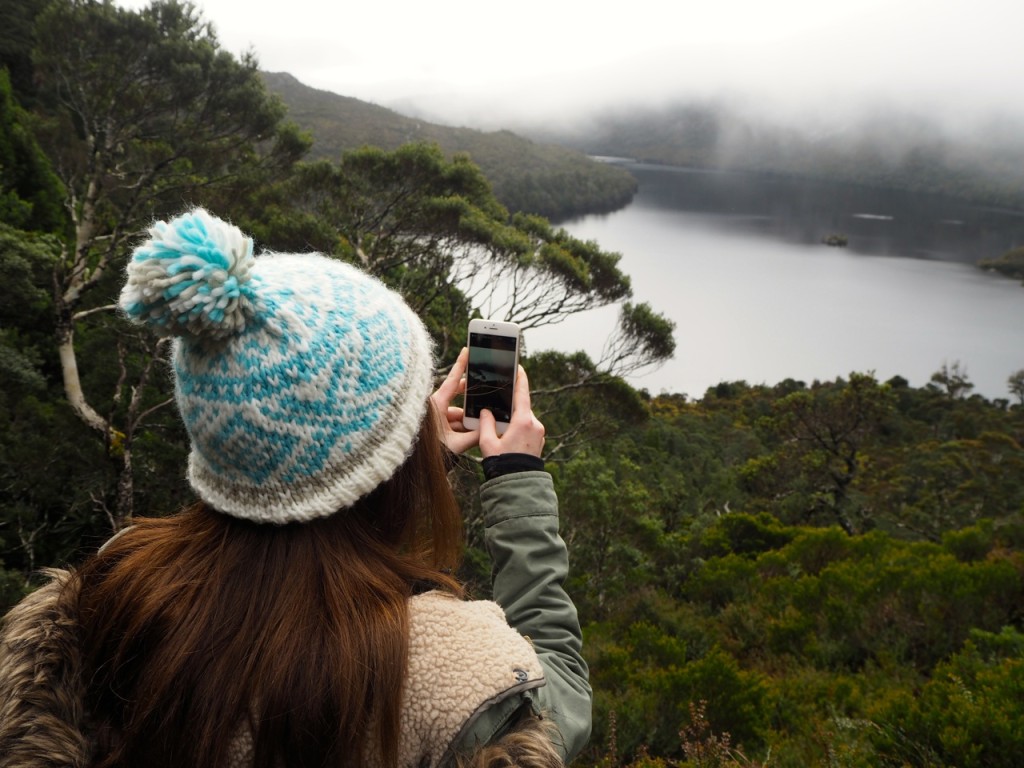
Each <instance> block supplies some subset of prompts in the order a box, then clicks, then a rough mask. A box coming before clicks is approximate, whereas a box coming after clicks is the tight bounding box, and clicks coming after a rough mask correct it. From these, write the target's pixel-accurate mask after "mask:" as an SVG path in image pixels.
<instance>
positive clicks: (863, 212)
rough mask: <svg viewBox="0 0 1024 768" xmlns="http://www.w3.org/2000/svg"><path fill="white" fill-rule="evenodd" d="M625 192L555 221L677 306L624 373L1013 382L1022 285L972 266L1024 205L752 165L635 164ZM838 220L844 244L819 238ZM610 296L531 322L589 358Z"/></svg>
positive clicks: (690, 380) (650, 383)
mask: <svg viewBox="0 0 1024 768" xmlns="http://www.w3.org/2000/svg"><path fill="white" fill-rule="evenodd" d="M630 167H631V169H632V170H633V171H634V173H635V174H636V175H637V177H638V179H639V181H640V189H639V192H638V194H637V196H636V198H635V200H634V202H633V203H632V204H631V205H629V206H628V207H627V208H625V209H623V210H621V211H618V212H616V213H612V214H607V215H602V216H588V217H586V218H583V219H579V220H576V221H573V222H569V223H568V224H566V225H564V226H565V228H566V229H567V230H568V231H569V232H570V233H572V234H573V235H575V236H577V237H580V238H583V239H586V240H596V241H598V242H599V243H600V244H601V246H602V247H603V248H605V249H606V250H613V251H618V252H620V253H621V254H622V256H623V258H622V261H621V267H622V269H623V270H624V271H625V272H626V273H627V274H628V275H630V277H631V279H632V284H633V293H634V300H635V301H647V302H649V303H650V304H651V305H652V306H653V307H654V308H655V309H657V310H659V311H661V312H663V313H664V314H666V315H667V316H669V317H670V318H671V319H672V320H674V321H675V322H676V341H677V351H676V356H675V359H674V360H672V361H670V362H668V363H666V364H665V365H664V366H662V367H661V368H660V369H658V370H656V371H653V372H651V373H647V374H646V375H643V376H638V377H635V378H633V379H632V382H633V384H634V385H636V386H640V387H646V388H647V389H648V390H650V391H651V392H652V393H658V392H661V391H668V392H685V393H686V394H688V395H690V396H691V397H700V396H702V395H703V393H704V391H705V390H706V389H707V388H708V387H709V386H713V385H715V384H717V383H718V382H720V381H732V380H738V379H743V380H746V381H748V382H750V383H767V384H774V383H776V382H778V381H781V380H782V379H785V378H794V379H802V380H804V381H807V382H808V383H809V382H811V381H813V380H814V379H822V380H825V379H833V378H835V377H837V376H846V375H848V374H849V373H850V372H851V371H870V370H873V371H875V373H876V375H877V376H878V377H879V378H880V379H882V380H884V379H887V378H889V377H891V376H894V375H897V374H898V375H901V376H903V377H905V378H907V379H908V380H909V381H910V383H911V384H912V385H914V386H922V385H924V384H925V383H927V382H928V380H929V378H930V376H931V374H932V373H933V372H935V371H936V370H938V369H939V367H940V366H942V364H943V363H944V362H945V363H953V362H954V361H959V362H960V363H961V365H965V366H966V367H967V372H968V375H969V378H970V379H971V381H972V382H974V384H975V391H976V392H978V393H980V394H983V395H985V396H986V397H990V398H992V397H1008V396H1009V395H1008V392H1007V388H1006V379H1007V377H1008V376H1009V375H1010V374H1011V373H1012V372H1014V371H1016V370H1018V369H1021V368H1024V286H1021V285H1020V284H1019V283H1018V282H1016V281H1013V280H1008V279H1006V278H1000V277H997V276H994V275H991V274H988V273H985V272H982V271H981V270H979V269H977V267H975V266H973V265H974V263H975V262H976V261H977V260H978V259H979V258H984V257H992V256H998V255H1000V254H1002V253H1003V252H1004V251H1006V250H1007V249H1009V248H1011V247H1015V246H1019V245H1024V215H1022V214H1020V213H1016V212H1011V211H998V210H992V209H983V208H978V207H970V206H965V205H963V204H957V203H950V202H948V201H943V200H941V199H938V198H934V197H930V196H922V195H917V196H915V195H907V194H900V193H895V192H881V193H880V192H878V191H874V190H866V189H863V188H860V187H855V186H850V185H839V184H824V183H821V184H813V183H806V182H798V181H794V180H791V179H771V178H765V177H758V176H751V175H745V174H731V173H707V172H694V171H687V170H681V169H666V168H657V167H650V166H641V165H636V166H630ZM830 233H843V234H845V235H847V236H848V238H849V246H848V247H847V248H830V247H828V246H825V245H822V244H821V239H822V237H823V236H825V235H827V234H830ZM616 315H617V310H616V309H614V308H609V309H602V310H597V311H594V312H591V313H588V314H587V315H586V316H583V317H577V318H573V319H572V320H570V321H568V322H567V323H564V324H562V325H560V326H557V327H555V328H550V329H536V330H533V331H530V333H529V334H528V335H527V339H526V340H527V344H528V345H529V347H530V348H531V349H533V350H537V349H543V348H550V347H554V348H556V349H563V350H569V349H577V348H580V347H581V346H582V347H583V348H584V349H585V350H586V351H587V352H589V353H590V354H591V355H592V356H594V357H595V358H596V357H597V356H598V355H599V353H600V347H601V341H602V340H603V339H604V338H605V337H607V335H608V334H609V333H611V331H612V329H613V328H614V326H615V320H616Z"/></svg>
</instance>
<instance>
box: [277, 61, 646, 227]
mask: <svg viewBox="0 0 1024 768" xmlns="http://www.w3.org/2000/svg"><path fill="white" fill-rule="evenodd" d="M260 76H261V78H262V79H263V82H264V84H265V85H266V87H267V89H268V90H269V91H270V92H271V93H273V94H275V95H277V96H278V97H279V98H280V99H281V100H282V102H284V104H285V105H286V106H287V108H288V113H289V117H290V119H291V120H293V121H294V122H295V123H296V124H297V125H298V126H299V127H300V128H302V129H303V130H306V131H308V132H309V133H310V134H311V135H312V136H313V140H314V144H313V147H312V149H311V151H310V157H311V158H312V159H337V158H339V157H340V156H341V154H342V153H344V152H345V151H348V150H353V149H358V148H359V147H361V146H365V145H373V146H377V147H380V148H381V149H385V150H393V149H397V148H398V147H399V146H401V145H403V144H407V143H411V142H428V143H433V144H437V145H438V146H439V147H440V148H441V150H442V151H443V152H445V154H447V155H452V154H455V153H466V154H468V155H469V156H470V158H471V159H472V160H473V161H474V162H475V163H476V164H477V165H478V166H480V169H481V170H482V171H483V173H484V175H485V176H486V177H487V179H488V180H489V181H490V183H491V185H492V188H493V190H494V194H495V196H496V197H497V198H498V199H499V200H500V201H501V202H502V203H503V204H504V205H505V206H506V207H507V208H509V209H510V210H512V211H525V212H528V213H536V214H540V215H542V216H546V217H547V218H549V219H551V220H552V221H559V220H566V219H569V218H572V217H575V216H580V215H584V214H588V213H604V212H608V211H613V210H616V209H618V208H621V207H623V206H624V205H626V204H627V203H629V202H630V200H632V197H633V194H634V193H635V192H636V180H635V179H633V177H632V176H631V175H630V174H629V173H628V172H627V171H625V170H624V169H622V168H618V167H615V166H611V165H608V164H606V163H601V162H599V161H597V160H594V159H593V158H590V157H588V156H587V155H586V154H585V153H583V152H581V151H579V150H577V149H573V148H567V147H563V146H557V145H554V144H550V143H543V142H538V141H534V140H531V139H529V138H525V137H523V136H520V135H518V134H516V133H513V132H512V131H508V130H499V131H490V132H488V131H481V130H477V129H474V128H464V127H450V126H444V125H439V124H436V123H431V122H428V121H425V120H420V119H417V118H412V117H406V116H405V115H401V114H399V113H398V112H395V111H394V110H391V109H388V108H387V107H382V106H379V105H376V104H371V103H370V102H365V101H361V100H359V99H356V98H353V97H350V96H342V95H340V94H337V93H333V92H331V91H325V90H320V89H317V88H313V87H311V86H308V85H305V84H304V83H302V82H301V81H299V80H298V79H297V78H296V77H294V76H293V75H291V74H289V73H286V72H261V73H260Z"/></svg>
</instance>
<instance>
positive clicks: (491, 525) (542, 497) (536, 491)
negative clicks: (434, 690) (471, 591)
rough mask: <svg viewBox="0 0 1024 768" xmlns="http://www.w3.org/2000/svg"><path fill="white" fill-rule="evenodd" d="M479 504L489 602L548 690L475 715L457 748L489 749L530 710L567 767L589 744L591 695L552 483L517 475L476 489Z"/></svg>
mask: <svg viewBox="0 0 1024 768" xmlns="http://www.w3.org/2000/svg"><path fill="white" fill-rule="evenodd" d="M480 501H481V504H482V505H483V511H484V525H485V526H486V529H485V534H484V535H485V541H486V544H487V549H488V551H489V553H490V555H491V561H492V583H493V599H494V601H495V602H497V603H498V605H500V606H501V607H502V609H504V611H505V616H506V618H507V619H508V622H509V624H510V625H511V626H512V627H514V628H515V629H516V630H518V631H519V632H520V633H521V634H523V635H525V636H527V637H528V638H529V639H530V640H531V642H532V643H533V647H534V649H535V650H536V651H537V655H538V657H539V659H540V662H541V665H542V667H543V669H544V674H545V679H546V684H545V685H544V686H542V687H540V688H536V689H534V690H532V691H525V692H523V693H521V694H519V695H517V696H513V697H511V698H509V699H506V700H504V701H501V702H499V703H497V704H494V705H492V706H490V707H489V708H487V709H485V710H484V711H483V712H481V713H479V714H478V716H477V717H476V718H475V719H473V720H471V721H470V723H469V724H468V726H467V728H466V729H464V730H463V732H462V734H461V735H460V736H459V738H458V741H457V746H458V748H459V749H460V750H461V751H466V752H470V751H472V749H473V747H474V746H475V745H479V744H485V743H488V742H490V741H492V740H493V739H494V738H495V737H496V736H499V735H501V733H503V732H504V731H505V730H507V729H508V728H509V726H510V724H511V723H510V720H511V718H512V716H513V714H514V713H515V712H516V711H518V710H519V708H520V707H521V706H523V705H524V702H528V703H529V705H530V706H531V707H532V708H533V710H534V711H535V712H543V713H544V714H545V716H547V717H550V718H551V719H552V720H553V721H554V723H555V725H556V726H557V727H558V732H559V735H560V738H561V745H560V746H561V748H562V751H563V754H564V756H565V759H566V762H568V761H569V760H571V759H572V758H573V757H575V756H576V755H577V754H579V752H580V751H581V750H582V749H583V747H584V746H585V745H586V743H587V740H588V739H589V738H590V727H591V702H592V693H591V689H590V684H589V682H588V676H589V673H588V670H587V664H586V662H585V661H584V660H583V656H582V655H581V649H582V644H583V643H582V635H581V632H580V623H579V618H578V616H577V614H576V607H575V606H574V605H573V603H572V600H570V599H569V596H568V595H567V594H566V592H565V589H564V588H563V586H562V585H563V582H564V581H565V578H566V576H567V575H568V572H569V556H568V551H567V550H566V547H565V542H564V541H563V540H562V537H561V536H559V534H558V499H557V498H556V496H555V490H554V486H553V485H552V483H551V476H550V475H549V474H548V473H546V472H518V473H514V474H509V475H503V476H501V477H497V478H495V479H493V480H489V481H487V482H486V483H484V484H483V485H482V486H481V488H480Z"/></svg>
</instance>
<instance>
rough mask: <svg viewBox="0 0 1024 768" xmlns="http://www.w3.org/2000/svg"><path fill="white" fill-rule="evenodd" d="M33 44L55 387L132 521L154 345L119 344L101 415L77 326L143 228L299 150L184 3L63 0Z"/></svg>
mask: <svg viewBox="0 0 1024 768" xmlns="http://www.w3.org/2000/svg"><path fill="white" fill-rule="evenodd" d="M36 35H37V47H36V52H35V69H36V75H37V79H38V81H39V83H40V101H41V103H42V104H44V105H46V106H47V108H48V110H49V117H50V121H49V133H48V135H47V136H46V139H45V140H44V145H45V146H46V148H47V149H48V152H49V156H50V159H51V162H52V164H53V166H54V168H55V169H56V170H57V173H58V175H59V176H60V178H61V180H62V181H63V184H64V188H65V191H66V199H65V209H66V214H67V216H68V218H69V221H70V232H71V235H70V237H69V238H68V241H67V244H66V247H65V248H64V252H63V254H62V256H61V258H60V260H59V263H58V266H57V269H56V270H55V275H54V284H55V285H56V290H55V295H54V304H55V317H56V322H55V325H56V338H57V346H58V351H59V354H60V363H61V369H62V372H63V380H64V390H65V394H66V397H67V399H68V402H69V403H70V404H71V406H72V408H73V409H74V411H75V413H76V414H77V415H78V417H79V418H80V419H81V420H82V421H83V422H84V423H85V424H87V425H88V426H89V427H90V428H91V429H92V430H94V431H95V432H97V433H98V434H100V435H101V436H102V437H103V439H104V441H105V443H106V445H107V450H108V454H109V455H110V456H111V458H112V460H114V461H116V462H117V463H118V464H119V466H120V474H119V483H118V485H119V488H118V493H117V497H116V500H115V503H114V508H113V510H112V513H111V518H112V522H113V524H114V527H115V528H117V527H120V526H121V525H122V524H123V523H124V521H125V520H126V519H127V518H128V517H130V515H131V512H132V495H133V480H132V477H133V476H132V444H133V438H134V436H135V434H136V432H137V430H138V428H139V426H140V424H141V422H142V421H143V420H144V419H145V418H147V417H148V416H150V415H151V414H152V413H154V411H155V409H157V408H159V406H160V405H162V404H164V403H166V402H167V400H166V398H165V397H164V398H158V399H157V400H156V401H155V402H154V401H152V398H151V397H150V398H148V399H147V397H146V396H144V392H145V390H146V387H147V385H148V384H149V383H150V382H151V381H152V380H153V376H152V374H153V372H154V371H153V361H154V359H155V357H154V356H155V355H156V354H157V353H158V352H159V351H160V349H161V348H162V346H163V345H162V342H152V341H147V342H146V347H144V348H142V349H139V348H138V347H137V346H136V345H135V344H134V343H133V342H134V341H135V339H137V338H139V337H135V338H133V337H131V336H128V335H121V336H118V342H117V344H116V354H115V355H114V356H113V357H112V358H108V364H109V365H111V366H113V369H114V371H116V372H117V375H116V376H115V377H114V379H115V381H114V382H110V383H111V384H112V385H113V386H112V390H113V394H111V395H108V397H109V398H110V401H109V406H108V407H106V409H105V410H106V411H107V412H108V414H109V415H104V414H103V410H104V408H103V407H100V406H99V404H98V402H97V401H96V399H95V397H96V394H95V393H87V392H86V390H85V388H84V387H83V383H82V378H81V376H80V374H79V365H78V363H79V356H78V353H77V350H76V329H78V328H79V327H80V325H81V324H82V323H85V322H87V321H88V322H94V321H95V320H97V319H98V318H97V315H100V314H102V313H104V312H106V311H109V310H110V309H112V299H113V295H114V293H115V291H116V289H117V283H116V280H110V279H108V275H109V274H110V273H111V272H114V273H115V274H116V273H118V272H119V270H117V269H114V268H115V267H116V266H117V265H118V264H119V263H120V262H121V261H122V260H123V259H124V257H125V255H126V253H127V249H128V244H129V241H130V240H131V239H132V238H135V237H136V236H137V235H138V233H139V232H140V231H141V230H142V229H143V228H144V227H145V225H146V224H148V223H149V222H150V221H152V220H153V219H154V218H156V217H159V216H161V215H163V214H166V213H169V212H173V213H177V212H179V210H180V208H181V206H182V201H197V202H198V201H199V200H202V199H210V198H212V197H213V196H214V195H216V194H217V193H218V191H222V190H224V189H225V188H229V187H232V186H235V187H236V188H237V186H238V185H240V184H242V183H243V182H244V181H245V180H246V178H247V176H251V175H252V174H254V173H257V172H258V170H259V169H261V168H268V167H276V166H280V167H286V166H287V165H289V164H290V162H292V161H293V160H294V159H295V158H296V157H297V155H298V154H299V153H300V152H301V151H303V150H304V148H305V145H304V144H303V143H302V142H301V141H298V140H296V136H295V133H294V131H290V130H288V129H287V128H286V127H283V126H282V120H283V116H284V108H283V107H282V106H281V104H280V103H279V102H278V101H276V100H275V99H273V98H271V97H270V96H269V95H268V94H267V93H266V91H265V90H264V89H263V87H262V84H261V82H260V80H259V75H258V71H257V65H256V61H255V59H254V58H253V57H252V56H249V55H247V56H245V57H243V59H242V60H241V61H238V60H236V59H235V58H234V57H232V56H231V55H230V54H228V53H226V52H224V51H221V50H220V49H219V46H218V42H217V38H216V35H215V34H214V32H213V30H212V29H211V28H210V26H209V25H208V24H206V23H204V22H203V21H202V20H201V19H200V17H199V14H198V13H197V11H196V10H195V8H194V6H192V5H191V4H189V3H179V2H176V1H175V0H169V1H168V2H159V1H158V2H154V3H153V4H152V5H151V6H149V7H148V8H146V9H144V10H142V11H140V12H138V13H136V12H132V11H128V10H125V9H123V8H119V7H118V6H115V5H114V4H113V3H111V2H110V1H109V0H105V1H104V2H97V1H96V0H66V1H65V2H57V3H53V4H51V5H50V6H49V7H48V8H47V9H46V10H45V11H43V12H42V13H41V14H40V15H39V17H38V18H37V21H36ZM129 381H131V382H133V384H129ZM108 391H109V390H108Z"/></svg>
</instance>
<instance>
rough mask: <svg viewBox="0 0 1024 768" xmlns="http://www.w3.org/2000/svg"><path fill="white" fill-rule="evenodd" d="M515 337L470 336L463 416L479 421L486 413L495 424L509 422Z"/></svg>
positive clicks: (515, 362) (476, 334)
mask: <svg viewBox="0 0 1024 768" xmlns="http://www.w3.org/2000/svg"><path fill="white" fill-rule="evenodd" d="M517 341H518V339H517V338H516V337H515V336H495V335H493V334H490V333H471V334H469V369H468V371H467V372H466V415H467V416H469V417H472V418H474V419H477V418H480V411H481V410H483V409H484V408H486V409H487V410H489V411H490V412H491V413H492V414H493V416H494V419H495V421H505V422H507V421H509V420H510V419H511V418H512V381H513V379H514V377H515V372H516V365H517V363H518V359H517V356H516V342H517Z"/></svg>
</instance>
